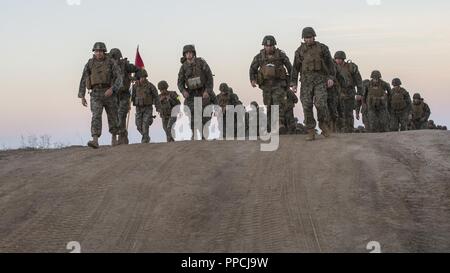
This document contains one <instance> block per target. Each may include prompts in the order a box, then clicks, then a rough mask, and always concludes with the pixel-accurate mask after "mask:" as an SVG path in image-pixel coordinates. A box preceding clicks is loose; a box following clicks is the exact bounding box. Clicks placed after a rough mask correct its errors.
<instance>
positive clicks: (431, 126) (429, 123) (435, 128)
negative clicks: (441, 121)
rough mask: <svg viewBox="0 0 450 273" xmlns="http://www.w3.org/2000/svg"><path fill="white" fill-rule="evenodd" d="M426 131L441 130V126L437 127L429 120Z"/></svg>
mask: <svg viewBox="0 0 450 273" xmlns="http://www.w3.org/2000/svg"><path fill="white" fill-rule="evenodd" d="M427 129H429V130H442V126H440V125H437V126H436V124H435V123H434V120H431V119H430V120H429V121H428V124H427Z"/></svg>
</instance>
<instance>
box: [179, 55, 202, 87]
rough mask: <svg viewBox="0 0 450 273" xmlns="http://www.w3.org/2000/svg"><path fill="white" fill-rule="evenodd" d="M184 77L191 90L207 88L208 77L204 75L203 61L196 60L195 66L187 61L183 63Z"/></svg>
mask: <svg viewBox="0 0 450 273" xmlns="http://www.w3.org/2000/svg"><path fill="white" fill-rule="evenodd" d="M183 67H184V77H185V79H186V85H187V88H188V89H189V90H199V89H204V88H205V83H206V76H205V75H204V74H205V73H203V60H202V59H200V58H195V59H194V63H193V64H189V63H188V62H187V61H185V62H184V63H183Z"/></svg>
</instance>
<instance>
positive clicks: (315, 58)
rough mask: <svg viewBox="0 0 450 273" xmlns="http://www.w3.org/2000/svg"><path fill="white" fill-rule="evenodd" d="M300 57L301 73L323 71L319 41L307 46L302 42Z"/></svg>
mask: <svg viewBox="0 0 450 273" xmlns="http://www.w3.org/2000/svg"><path fill="white" fill-rule="evenodd" d="M299 54H300V59H301V60H302V73H310V72H325V71H324V69H325V67H324V65H323V58H322V46H321V44H320V43H319V42H315V43H314V45H311V46H308V45H306V44H305V43H302V45H301V46H300V53H299Z"/></svg>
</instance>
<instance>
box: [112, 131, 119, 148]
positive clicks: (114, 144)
mask: <svg viewBox="0 0 450 273" xmlns="http://www.w3.org/2000/svg"><path fill="white" fill-rule="evenodd" d="M118 144H119V143H118V142H117V135H114V134H112V135H111V146H112V147H114V146H117V145H118Z"/></svg>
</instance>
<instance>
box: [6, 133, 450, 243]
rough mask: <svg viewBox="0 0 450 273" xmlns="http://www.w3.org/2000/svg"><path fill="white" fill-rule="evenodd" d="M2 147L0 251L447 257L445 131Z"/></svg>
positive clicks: (449, 214) (449, 165) (448, 146)
mask: <svg viewBox="0 0 450 273" xmlns="http://www.w3.org/2000/svg"><path fill="white" fill-rule="evenodd" d="M259 147H260V145H259V143H258V142H254V141H246V142H242V141H239V142H236V141H213V142H206V141H196V142H178V143H170V144H149V145H129V146H121V147H115V148H111V147H102V148H101V149H99V150H92V149H90V148H82V147H72V148H66V149H63V150H52V151H50V150H49V151H5V152H0V252H68V250H67V249H66V244H67V243H68V242H69V241H78V242H80V244H81V251H82V252H105V251H106V252H369V251H368V250H367V249H366V245H367V243H368V242H370V241H378V242H379V243H380V245H381V251H383V252H435V251H445V252H450V133H449V132H443V131H422V132H405V133H386V134H354V135H339V136H333V137H332V138H331V139H321V140H319V141H316V142H313V143H309V142H306V141H304V140H303V137H302V136H285V137H282V138H281V140H280V148H279V149H278V150H277V151H276V152H260V151H259Z"/></svg>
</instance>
